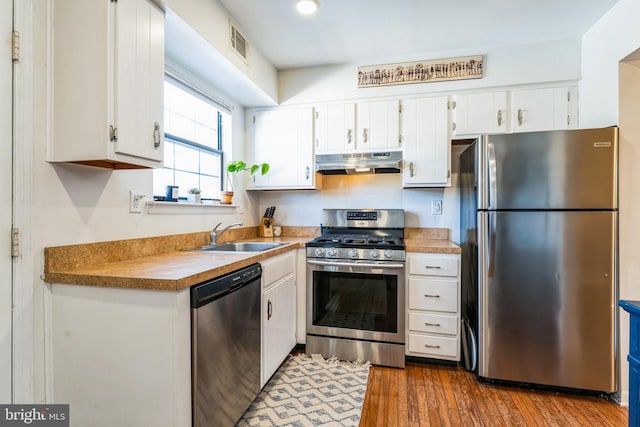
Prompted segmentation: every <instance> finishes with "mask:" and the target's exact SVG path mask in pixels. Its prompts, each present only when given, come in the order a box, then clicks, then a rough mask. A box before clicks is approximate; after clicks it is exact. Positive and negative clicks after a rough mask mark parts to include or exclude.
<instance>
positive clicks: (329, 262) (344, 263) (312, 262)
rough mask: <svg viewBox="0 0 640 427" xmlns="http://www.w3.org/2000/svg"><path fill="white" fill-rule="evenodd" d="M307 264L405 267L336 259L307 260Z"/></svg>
mask: <svg viewBox="0 0 640 427" xmlns="http://www.w3.org/2000/svg"><path fill="white" fill-rule="evenodd" d="M307 264H312V265H331V266H335V267H374V268H404V264H392V263H386V262H385V263H384V264H373V263H371V264H369V263H355V262H335V261H318V260H311V259H308V260H307Z"/></svg>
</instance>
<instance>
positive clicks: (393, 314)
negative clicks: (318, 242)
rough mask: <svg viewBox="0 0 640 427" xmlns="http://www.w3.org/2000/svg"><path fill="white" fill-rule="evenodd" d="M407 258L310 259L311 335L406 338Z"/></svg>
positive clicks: (395, 340)
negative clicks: (402, 259)
mask: <svg viewBox="0 0 640 427" xmlns="http://www.w3.org/2000/svg"><path fill="white" fill-rule="evenodd" d="M404 301H405V265H404V263H403V262H390V261H386V262H377V261H349V260H331V259H307V334H310V335H321V336H326V337H338V338H351V339H360V340H367V341H379V342H390V343H401V344H404V341H405V330H404V326H405V325H404V323H405V320H404V319H405V308H404V307H405V303H404Z"/></svg>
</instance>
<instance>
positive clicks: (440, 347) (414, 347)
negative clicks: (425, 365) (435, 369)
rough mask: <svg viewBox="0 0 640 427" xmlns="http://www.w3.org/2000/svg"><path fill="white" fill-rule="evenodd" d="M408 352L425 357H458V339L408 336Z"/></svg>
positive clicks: (417, 335)
mask: <svg viewBox="0 0 640 427" xmlns="http://www.w3.org/2000/svg"><path fill="white" fill-rule="evenodd" d="M409 351H410V352H411V353H422V354H425V355H427V356H447V357H457V356H458V339H457V338H450V337H438V336H433V335H419V334H409Z"/></svg>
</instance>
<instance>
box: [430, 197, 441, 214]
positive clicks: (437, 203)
mask: <svg viewBox="0 0 640 427" xmlns="http://www.w3.org/2000/svg"><path fill="white" fill-rule="evenodd" d="M431 215H442V200H432V201H431Z"/></svg>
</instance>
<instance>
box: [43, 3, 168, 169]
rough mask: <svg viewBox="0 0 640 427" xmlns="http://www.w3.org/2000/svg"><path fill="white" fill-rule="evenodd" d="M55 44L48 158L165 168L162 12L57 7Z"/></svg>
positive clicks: (138, 6) (124, 6)
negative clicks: (51, 136)
mask: <svg viewBox="0 0 640 427" xmlns="http://www.w3.org/2000/svg"><path fill="white" fill-rule="evenodd" d="M53 46H54V52H53V62H54V64H53V70H54V71H53V92H54V97H53V118H54V122H53V141H52V142H51V144H50V146H49V147H48V151H47V160H48V161H50V162H73V163H80V164H87V165H92V166H99V167H106V168H113V169H126V168H146V167H161V166H162V159H163V150H164V147H163V143H162V142H163V125H162V122H163V104H164V100H163V86H164V14H163V12H162V11H161V10H160V9H159V8H158V7H157V6H155V5H154V4H152V3H151V2H149V1H148V0H128V1H121V2H113V1H86V0H65V1H59V2H55V3H53Z"/></svg>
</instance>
